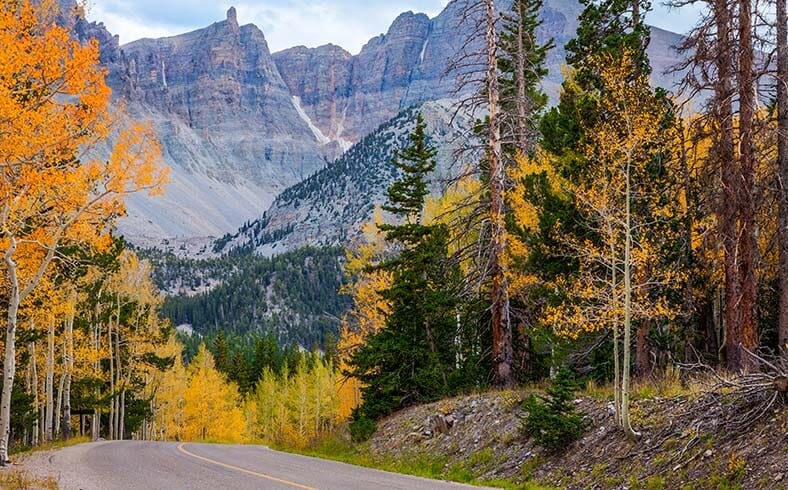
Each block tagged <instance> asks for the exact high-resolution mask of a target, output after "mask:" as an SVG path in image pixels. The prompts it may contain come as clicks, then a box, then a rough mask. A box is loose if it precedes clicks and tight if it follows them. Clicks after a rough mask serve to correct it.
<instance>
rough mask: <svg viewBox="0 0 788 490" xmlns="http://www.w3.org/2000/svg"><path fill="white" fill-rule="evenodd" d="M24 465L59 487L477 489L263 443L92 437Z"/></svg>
mask: <svg viewBox="0 0 788 490" xmlns="http://www.w3.org/2000/svg"><path fill="white" fill-rule="evenodd" d="M24 466H28V467H29V469H30V470H33V472H35V473H37V474H42V475H51V476H54V477H55V478H56V479H57V480H58V482H59V484H60V485H61V488H64V489H66V490H70V489H75V490H77V489H79V490H93V489H96V490H114V489H123V490H127V489H145V490H149V489H150V490H154V489H189V490H203V489H205V490H231V489H232V490H235V489H238V490H243V489H271V490H280V489H281V490H293V489H297V490H311V489H321V490H322V489H327V490H329V489H335V490H350V489H374V490H385V489H402V490H417V489H436V490H437V489H454V490H458V489H462V488H478V487H469V486H466V485H460V484H456V483H450V482H442V481H437V480H427V479H423V478H416V477H412V476H405V475H398V474H395V473H387V472H384V471H377V470H371V469H368V468H361V467H358V466H352V465H348V464H344V463H337V462H333V461H326V460H322V459H316V458H309V457H305V456H297V455H293V454H287V453H281V452H278V451H273V450H270V449H268V448H266V447H263V446H231V445H219V444H191V443H187V444H178V443H167V442H161V443H158V442H141V441H116V442H94V443H90V444H80V445H77V446H72V447H69V448H65V449H62V450H59V451H56V452H53V453H51V454H48V455H42V456H41V457H40V458H39V459H34V460H31V461H29V462H27V463H25V464H24ZM33 466H34V467H33Z"/></svg>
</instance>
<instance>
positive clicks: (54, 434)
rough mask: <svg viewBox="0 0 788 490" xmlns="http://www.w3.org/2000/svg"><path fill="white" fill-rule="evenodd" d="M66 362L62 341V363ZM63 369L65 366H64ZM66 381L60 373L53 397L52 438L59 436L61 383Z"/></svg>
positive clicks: (64, 375) (61, 408)
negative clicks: (55, 393)
mask: <svg viewBox="0 0 788 490" xmlns="http://www.w3.org/2000/svg"><path fill="white" fill-rule="evenodd" d="M65 363H66V344H65V343H63V364H64V365H65ZM64 369H65V368H64ZM65 382H66V373H65V372H64V373H63V374H61V375H60V382H59V383H58V387H57V397H56V398H55V411H54V412H53V421H54V424H55V429H54V431H53V432H52V439H53V440H54V439H55V438H59V437H60V435H61V434H60V422H62V415H61V414H62V413H63V385H64V384H65Z"/></svg>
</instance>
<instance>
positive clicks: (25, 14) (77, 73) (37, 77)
mask: <svg viewBox="0 0 788 490" xmlns="http://www.w3.org/2000/svg"><path fill="white" fill-rule="evenodd" d="M51 9H52V6H51V2H44V4H43V5H42V6H40V7H34V6H33V5H32V3H31V2H28V1H24V2H4V3H3V5H2V8H0V46H3V49H2V50H0V135H2V137H0V162H2V164H3V165H4V166H6V167H7V168H10V169H14V168H15V167H16V166H18V165H24V164H34V163H38V164H42V162H53V161H59V160H62V159H64V158H73V156H74V155H76V154H77V153H78V149H79V148H81V147H83V146H85V145H88V144H89V143H91V142H92V141H95V140H97V139H101V138H103V137H106V135H107V131H108V124H107V121H106V118H105V115H106V111H105V108H106V106H107V105H108V103H109V99H110V90H109V88H108V87H107V86H106V84H105V83H104V72H103V69H102V68H101V67H100V66H99V63H98V61H99V54H98V45H97V43H96V42H91V43H88V44H86V45H81V44H79V43H78V42H76V41H74V40H73V39H71V36H70V33H69V32H68V31H67V30H66V29H64V28H62V27H59V26H57V25H56V24H55V23H54V22H53V21H52V20H51V19H50V18H48V17H49V16H50V15H51Z"/></svg>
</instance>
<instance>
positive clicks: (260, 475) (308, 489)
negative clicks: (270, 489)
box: [178, 443, 317, 490]
mask: <svg viewBox="0 0 788 490" xmlns="http://www.w3.org/2000/svg"><path fill="white" fill-rule="evenodd" d="M178 451H180V452H182V453H183V454H185V455H187V456H191V457H192V458H196V459H199V460H201V461H205V462H206V463H211V464H215V465H217V466H221V467H223V468H227V469H230V470H233V471H238V472H241V473H246V474H247V475H252V476H256V477H258V478H264V479H266V480H271V481H275V482H277V483H281V484H283V485H288V486H290V487H293V488H300V489H301V490H317V489H316V488H314V487H308V486H306V485H301V484H300V483H295V482H291V481H287V480H283V479H281V478H276V477H275V476H271V475H266V474H265V473H257V472H256V471H250V470H245V469H243V468H239V467H237V466H233V465H231V464H226V463H222V462H221V461H215V460H213V459H210V458H206V457H204V456H199V455H197V454H194V453H192V452H189V451H187V450H186V449H185V448H184V447H183V444H182V443H181V444H178Z"/></svg>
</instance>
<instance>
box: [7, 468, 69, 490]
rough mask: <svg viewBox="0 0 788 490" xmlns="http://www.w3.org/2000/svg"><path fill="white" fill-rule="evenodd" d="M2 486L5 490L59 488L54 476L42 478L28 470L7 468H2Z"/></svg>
mask: <svg viewBox="0 0 788 490" xmlns="http://www.w3.org/2000/svg"><path fill="white" fill-rule="evenodd" d="M0 488H3V489H5V490H30V489H33V488H37V489H41V490H57V488H58V486H57V481H56V480H55V479H54V478H52V477H47V478H40V477H36V476H33V475H31V474H30V473H28V472H26V471H20V470H15V469H11V468H5V469H2V470H0Z"/></svg>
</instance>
